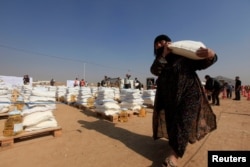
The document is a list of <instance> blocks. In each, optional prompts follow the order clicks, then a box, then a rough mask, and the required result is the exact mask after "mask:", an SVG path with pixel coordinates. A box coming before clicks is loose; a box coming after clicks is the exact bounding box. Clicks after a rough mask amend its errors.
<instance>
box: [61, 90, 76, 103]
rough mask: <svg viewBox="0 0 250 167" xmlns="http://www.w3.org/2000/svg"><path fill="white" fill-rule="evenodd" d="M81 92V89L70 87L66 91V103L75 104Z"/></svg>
mask: <svg viewBox="0 0 250 167" xmlns="http://www.w3.org/2000/svg"><path fill="white" fill-rule="evenodd" d="M78 92H79V87H78V86H77V87H68V88H67V91H66V95H65V96H64V98H65V102H67V103H74V102H76V100H77V96H78Z"/></svg>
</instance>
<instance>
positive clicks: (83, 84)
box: [80, 79, 86, 87]
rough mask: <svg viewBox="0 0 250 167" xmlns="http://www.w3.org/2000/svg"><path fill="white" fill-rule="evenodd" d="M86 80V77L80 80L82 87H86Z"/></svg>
mask: <svg viewBox="0 0 250 167" xmlns="http://www.w3.org/2000/svg"><path fill="white" fill-rule="evenodd" d="M85 84H86V83H85V81H84V79H82V80H81V81H80V87H84V86H85Z"/></svg>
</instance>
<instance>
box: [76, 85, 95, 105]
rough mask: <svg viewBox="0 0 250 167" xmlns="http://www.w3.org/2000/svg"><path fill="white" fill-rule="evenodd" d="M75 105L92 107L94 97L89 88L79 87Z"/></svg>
mask: <svg viewBox="0 0 250 167" xmlns="http://www.w3.org/2000/svg"><path fill="white" fill-rule="evenodd" d="M76 104H80V105H83V106H85V107H93V106H94V97H93V95H92V93H91V89H90V87H81V88H80V89H79V92H78V96H77V100H76Z"/></svg>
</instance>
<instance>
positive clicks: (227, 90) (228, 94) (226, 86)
mask: <svg viewBox="0 0 250 167" xmlns="http://www.w3.org/2000/svg"><path fill="white" fill-rule="evenodd" d="M225 88H226V92H227V98H228V99H231V98H232V91H233V86H232V85H231V84H230V83H228V82H226V83H225Z"/></svg>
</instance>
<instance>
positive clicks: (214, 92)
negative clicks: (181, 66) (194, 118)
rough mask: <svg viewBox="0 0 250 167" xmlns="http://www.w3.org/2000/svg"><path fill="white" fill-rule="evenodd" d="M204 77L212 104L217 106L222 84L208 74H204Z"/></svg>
mask: <svg viewBox="0 0 250 167" xmlns="http://www.w3.org/2000/svg"><path fill="white" fill-rule="evenodd" d="M205 79H206V85H205V89H206V90H207V91H209V92H211V97H212V105H217V106H219V105H220V98H219V95H220V92H221V90H222V89H223V86H222V85H221V83H220V82H219V81H218V80H217V79H215V78H212V77H210V76H209V75H206V76H205Z"/></svg>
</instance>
